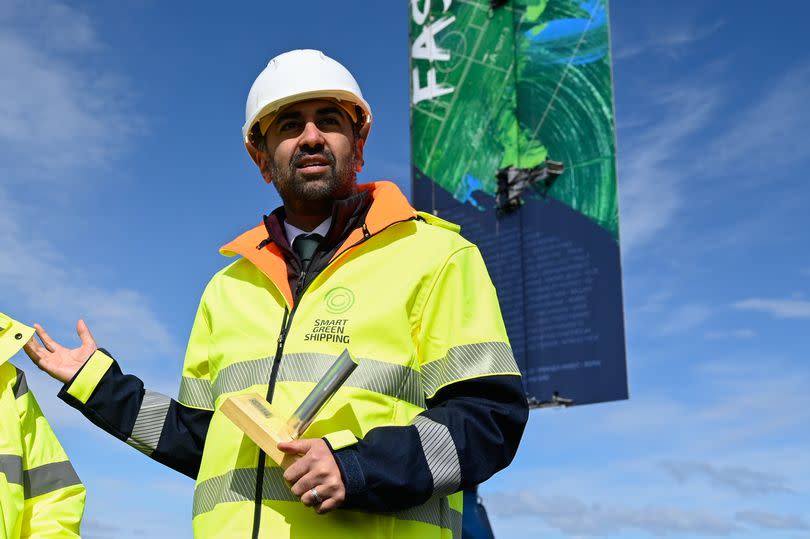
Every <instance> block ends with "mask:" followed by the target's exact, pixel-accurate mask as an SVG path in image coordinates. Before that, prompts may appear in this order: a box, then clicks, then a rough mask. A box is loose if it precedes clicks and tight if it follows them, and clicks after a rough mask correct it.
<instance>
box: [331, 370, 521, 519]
mask: <svg viewBox="0 0 810 539" xmlns="http://www.w3.org/2000/svg"><path fill="white" fill-rule="evenodd" d="M528 418H529V407H528V403H527V401H526V396H525V394H524V392H523V384H522V383H521V380H520V377H518V376H515V375H493V376H484V377H480V378H473V379H470V380H464V381H459V382H456V383H453V384H450V385H448V386H445V387H444V388H442V389H441V390H439V392H437V393H436V395H435V396H434V397H433V398H432V399H431V400H430V401H429V402H428V409H427V410H425V411H424V412H422V413H421V414H419V415H418V416H417V417H416V418H415V420H414V422H413V424H412V425H409V426H406V427H378V428H375V429H372V430H370V431H369V432H368V433H367V435H366V437H365V438H364V439H363V440H361V441H359V442H358V443H357V444H356V445H353V446H349V447H346V448H343V449H340V450H338V451H335V452H334V454H335V458H336V460H337V462H338V465H339V466H340V469H341V473H342V474H343V480H344V484H345V485H346V502H345V503H344V507H346V508H356V509H363V510H367V511H396V510H401V509H406V508H409V507H413V506H415V505H419V504H421V503H424V502H425V501H427V500H428V498H430V497H431V496H433V495H436V494H440V495H447V494H451V493H453V492H456V491H458V490H460V489H463V488H470V487H473V486H475V485H477V484H479V483H481V482H483V481H486V480H487V479H489V478H490V477H491V476H492V475H493V474H494V473H496V472H497V471H499V470H501V469H503V468H505V467H506V466H507V465H509V463H510V462H511V461H512V459H513V458H514V456H515V453H516V452H517V447H518V443H519V442H520V438H521V436H522V435H523V429H524V427H525V426H526V422H527V421H528Z"/></svg>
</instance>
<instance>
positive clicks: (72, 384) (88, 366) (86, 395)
mask: <svg viewBox="0 0 810 539" xmlns="http://www.w3.org/2000/svg"><path fill="white" fill-rule="evenodd" d="M112 364H113V359H112V358H111V357H110V356H109V355H107V354H106V353H105V351H104V350H103V349H101V348H99V349H98V350H96V351H95V352H93V355H91V356H90V359H88V360H87V361H86V362H85V363H84V365H82V368H81V369H79V372H77V373H76V375H75V376H74V377H73V379H72V380H70V381H69V382H68V383H66V384H65V385H64V386H63V387H62V390H61V391H60V392H59V396H60V397H62V396H63V395H64V394H67V395H70V396H71V397H73V398H75V399H76V400H77V401H79V402H80V403H82V404H87V401H88V399H90V396H91V395H92V394H93V391H95V390H96V386H98V383H99V382H100V381H101V378H102V377H103V376H104V374H105V373H106V372H107V371H108V370H109V369H110V367H111V366H112Z"/></svg>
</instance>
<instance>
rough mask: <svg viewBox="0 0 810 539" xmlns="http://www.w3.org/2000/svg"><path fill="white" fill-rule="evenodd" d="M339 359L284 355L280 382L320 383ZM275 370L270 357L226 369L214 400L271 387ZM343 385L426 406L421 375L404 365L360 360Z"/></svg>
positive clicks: (217, 378) (321, 355)
mask: <svg viewBox="0 0 810 539" xmlns="http://www.w3.org/2000/svg"><path fill="white" fill-rule="evenodd" d="M337 358H338V356H334V355H329V354H308V353H303V354H287V355H284V356H283V357H282V358H281V366H280V367H279V372H278V381H280V382H311V383H313V384H314V383H317V382H318V381H319V380H320V379H321V376H323V374H324V373H325V372H326V371H327V369H328V368H329V367H330V366H332V364H333V363H334V362H335V360H336V359H337ZM272 367H273V358H270V357H266V358H262V359H254V360H250V361H242V362H239V363H234V364H233V365H229V366H227V367H225V368H224V369H222V370H221V371H219V374H218V375H217V377H216V378H215V379H214V384H213V385H214V399H217V398H218V397H219V396H220V395H223V394H225V393H233V392H237V391H242V390H244V389H247V388H248V387H250V386H252V385H257V384H266V383H268V381H269V380H270V371H271V369H272ZM344 385H345V386H347V387H354V388H358V389H364V390H367V391H373V392H375V393H380V394H383V395H388V396H390V397H394V398H396V399H401V400H404V401H407V402H410V403H411V404H415V405H417V406H421V407H423V408H424V406H425V399H424V395H423V393H422V389H421V386H420V383H419V375H418V373H417V372H416V371H414V370H413V369H411V368H409V367H405V366H403V365H396V364H393V363H387V362H384V361H377V360H374V359H368V358H360V359H358V367H357V369H355V371H354V372H353V373H352V375H351V376H349V378H348V379H347V380H346V383H345V384H344Z"/></svg>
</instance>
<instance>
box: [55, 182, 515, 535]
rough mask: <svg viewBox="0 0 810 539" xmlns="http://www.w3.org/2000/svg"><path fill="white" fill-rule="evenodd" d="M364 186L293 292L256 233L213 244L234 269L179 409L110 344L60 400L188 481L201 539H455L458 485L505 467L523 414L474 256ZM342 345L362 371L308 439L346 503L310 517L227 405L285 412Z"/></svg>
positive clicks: (281, 256) (432, 224)
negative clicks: (317, 446) (321, 446)
mask: <svg viewBox="0 0 810 539" xmlns="http://www.w3.org/2000/svg"><path fill="white" fill-rule="evenodd" d="M360 188H361V189H362V190H364V191H365V192H367V195H366V196H369V197H370V198H371V203H370V207H369V208H368V211H367V213H366V214H365V215H364V219H363V223H362V224H361V225H360V226H357V227H356V228H355V229H353V230H351V231H350V233H349V234H348V236H347V237H346V239H345V241H344V242H343V243H342V245H341V247H340V248H338V249H337V250H336V251H335V253H334V255H333V256H332V258H331V261H330V263H329V264H328V265H326V267H325V268H324V269H323V270H322V271H321V272H320V273H319V274H318V275H317V276H316V277H315V278H314V279H312V280H309V281H308V280H307V279H306V278H305V276H304V275H302V276H301V279H299V281H300V283H301V286H300V287H298V288H299V289H298V290H293V289H292V288H291V286H290V282H291V279H290V274H289V271H290V267H291V266H290V265H289V264H288V263H287V262H288V261H287V260H285V255H289V253H287V252H285V251H288V249H286V248H285V246H282V245H280V244H279V242H277V241H268V231H267V229H266V227H265V226H259V227H257V228H255V229H253V230H250V231H248V232H246V233H245V234H243V235H241V236H240V237H239V238H237V239H236V240H234V241H233V242H231V243H229V244H227V245H226V246H225V247H224V248H223V253H224V254H226V255H237V254H238V255H241V256H242V258H240V259H238V260H237V261H236V262H234V263H233V264H231V265H229V266H228V267H226V268H225V269H223V270H222V271H220V272H219V273H218V274H217V275H215V276H214V278H213V279H212V280H211V281H210V283H209V284H208V286H207V287H206V289H205V292H204V294H203V297H202V300H201V302H200V307H199V309H198V311H197V315H196V319H195V321H194V325H193V328H192V331H191V337H190V340H189V345H188V350H187V354H186V359H185V364H184V367H183V380H182V385H181V388H180V395H179V398H178V399H177V400H174V399H170V398H168V397H166V396H164V395H161V394H158V393H155V392H151V391H149V390H144V389H143V385H142V384H141V382H140V380H138V379H137V378H135V377H134V376H131V375H123V374H122V373H121V370H120V368H119V367H118V364H117V362H116V361H115V360H114V359H113V358H112V357H111V356H110V354H108V353H107V352H106V351H104V350H99V351H97V352H96V353H95V354H93V356H92V357H91V358H90V360H89V361H88V362H87V363H86V364H85V366H84V367H83V368H82V370H81V371H80V372H79V373H78V374H77V375H76V377H75V378H74V379H73V380H72V381H71V382H69V383H68V384H66V386H65V387H64V388H63V391H62V392H61V393H60V396H61V397H62V398H63V399H65V400H66V401H67V402H69V403H70V404H71V405H73V406H75V407H76V408H78V409H79V410H80V411H82V413H84V414H85V415H86V416H87V417H88V418H89V419H91V420H92V421H94V422H96V424H98V425H99V426H101V427H102V428H104V429H106V430H108V431H109V432H111V433H112V434H114V435H116V436H117V437H119V438H121V439H122V440H125V441H127V443H129V444H130V445H132V446H134V447H136V448H137V449H139V450H141V451H142V452H144V453H146V454H148V455H150V456H151V457H152V458H154V459H155V460H158V461H160V462H163V463H164V464H167V465H169V466H172V467H174V468H176V469H178V470H180V471H182V472H184V473H186V474H188V475H190V476H192V477H196V480H197V482H196V485H195V492H194V503H193V527H194V534H195V537H198V538H226V537H227V538H234V537H244V538H248V537H251V536H252V535H253V534H255V535H257V536H259V537H267V538H271V537H272V538H280V537H329V538H349V537H351V538H355V537H364V538H365V537H380V538H383V537H384V538H388V537H415V538H416V537H418V538H420V539H421V538H432V537H436V538H438V537H457V538H460V537H461V533H460V528H461V509H462V497H461V494H460V493H459V492H458V491H459V489H460V488H467V487H469V486H472V485H474V484H477V483H479V482H481V481H483V480H485V479H487V478H488V477H489V476H491V475H492V474H493V473H495V472H496V471H498V470H499V469H501V468H503V467H504V466H506V465H507V464H508V463H509V461H510V460H511V459H512V457H513V456H514V453H515V451H516V449H517V444H518V441H519V439H520V436H521V433H522V430H523V427H524V424H525V422H526V419H527V410H528V409H527V405H526V400H525V396H524V395H523V390H522V384H521V382H520V377H519V373H518V368H517V366H516V364H515V361H514V358H513V356H512V353H511V349H510V347H509V344H508V341H507V337H506V332H505V329H504V325H503V321H502V318H501V314H500V310H499V307H498V302H497V297H496V294H495V290H494V287H493V285H492V282H491V280H490V279H489V276H488V274H487V272H486V268H485V266H484V263H483V260H482V259H481V256H480V253H479V252H478V250H477V248H476V247H475V246H474V245H472V244H470V243H469V242H468V241H466V240H465V239H464V238H463V237H461V236H460V235H459V234H458V233H457V232H458V229H457V227H454V225H450V224H449V223H445V222H443V221H441V220H439V219H436V218H433V217H432V216H428V215H424V214H418V213H417V212H416V211H415V210H414V209H413V208H411V206H410V205H409V204H408V203H407V201H406V199H405V197H404V196H403V195H402V194H401V193H400V192H399V190H398V189H397V188H396V186H395V185H394V184H391V183H388V182H378V183H375V184H369V185H365V186H360ZM333 226H334V225H333ZM270 239H272V238H270ZM295 281H296V279H292V282H295ZM345 348H348V349H349V351H350V352H351V353H352V355H353V356H355V357H356V358H359V366H358V368H357V369H356V370H355V372H354V373H353V374H352V375H351V377H349V379H348V380H347V381H346V383H345V384H344V385H343V386H342V387H341V389H340V390H339V391H338V392H337V393H336V394H335V396H334V397H333V398H332V399H331V400H330V401H329V403H328V404H327V405H326V407H325V408H324V409H323V410H322V411H321V412H320V414H319V415H318V416H317V417H316V419H315V421H314V422H313V423H312V424H311V426H310V427H309V428H308V429H307V431H306V432H305V433H304V437H307V438H313V437H322V438H324V439H325V440H326V441H327V443H328V444H329V445H330V448H331V449H332V451H333V454H334V456H335V459H336V461H337V463H338V465H339V467H340V470H341V474H342V477H343V481H344V484H345V486H346V491H347V495H346V502H345V504H344V506H343V507H342V508H341V509H339V510H337V511H332V512H330V513H328V514H325V515H317V514H315V513H314V511H313V510H312V509H311V508H308V507H306V506H304V505H303V504H302V503H301V502H300V500H298V499H297V498H296V497H295V496H294V495H293V494H292V493H291V492H290V489H289V486H288V485H287V483H286V482H285V481H284V479H283V477H282V471H281V469H280V468H278V467H277V466H276V465H275V463H273V462H272V461H270V460H269V459H265V458H264V455H263V454H262V453H261V451H260V450H259V448H258V447H257V446H256V445H255V444H254V443H253V442H252V441H251V440H250V439H249V438H247V437H246V436H245V435H244V434H243V433H242V432H241V431H240V430H239V429H238V428H237V427H236V426H234V425H233V424H232V423H231V422H230V420H229V419H227V418H226V417H225V416H224V415H223V414H222V413H221V412H220V411H219V407H220V406H221V404H222V402H223V400H224V399H225V398H227V397H228V396H232V395H238V394H241V393H245V392H258V393H261V394H266V395H267V396H268V398H269V399H270V400H271V401H272V403H273V406H274V408H275V409H276V410H277V411H280V412H281V413H282V414H291V413H292V412H293V411H294V410H295V409H296V408H297V406H298V405H299V404H300V403H301V401H302V400H303V398H304V397H305V396H306V395H307V394H308V393H309V392H310V391H311V390H312V388H313V387H314V385H315V383H317V381H318V380H319V379H320V378H321V376H322V375H323V374H324V373H325V371H326V370H327V368H328V367H329V366H330V365H331V364H332V363H333V362H334V361H335V359H336V358H337V357H338V355H339V354H340V353H341V352H342V351H343V350H344V349H345ZM113 403H114V404H113ZM257 470H260V471H261V473H257Z"/></svg>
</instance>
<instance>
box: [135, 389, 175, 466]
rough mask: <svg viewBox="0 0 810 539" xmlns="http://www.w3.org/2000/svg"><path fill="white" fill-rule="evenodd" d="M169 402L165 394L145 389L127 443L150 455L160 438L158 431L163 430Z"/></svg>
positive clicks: (170, 401)
mask: <svg viewBox="0 0 810 539" xmlns="http://www.w3.org/2000/svg"><path fill="white" fill-rule="evenodd" d="M171 403H172V400H171V399H170V398H169V397H167V396H166V395H163V394H161V393H155V392H154V391H149V390H147V391H146V393H144V396H143V401H142V402H141V409H140V411H139V412H138V417H137V419H135V426H133V427H132V434H130V437H129V438H128V439H127V443H128V444H129V445H131V446H132V447H134V448H135V449H137V450H138V451H140V452H141V453H143V454H145V455H148V456H151V455H152V453H153V452H154V451H155V448H156V447H157V444H158V440H160V433H161V432H163V424H164V423H166V415H167V414H168V413H169V406H170V405H171Z"/></svg>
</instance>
